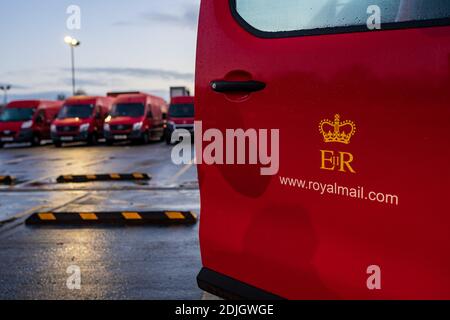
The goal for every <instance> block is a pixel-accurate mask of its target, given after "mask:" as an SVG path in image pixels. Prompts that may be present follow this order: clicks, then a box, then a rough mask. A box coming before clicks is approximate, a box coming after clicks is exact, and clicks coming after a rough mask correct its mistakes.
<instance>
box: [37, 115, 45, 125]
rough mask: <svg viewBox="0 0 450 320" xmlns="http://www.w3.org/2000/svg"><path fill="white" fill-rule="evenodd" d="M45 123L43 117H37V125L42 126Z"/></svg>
mask: <svg viewBox="0 0 450 320" xmlns="http://www.w3.org/2000/svg"><path fill="white" fill-rule="evenodd" d="M43 122H44V119H43V118H42V116H38V117H36V123H37V124H41V123H43Z"/></svg>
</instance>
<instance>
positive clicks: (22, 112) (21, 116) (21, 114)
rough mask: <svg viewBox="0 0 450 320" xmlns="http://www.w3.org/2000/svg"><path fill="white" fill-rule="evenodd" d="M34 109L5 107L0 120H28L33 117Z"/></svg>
mask: <svg viewBox="0 0 450 320" xmlns="http://www.w3.org/2000/svg"><path fill="white" fill-rule="evenodd" d="M35 112H36V109H32V108H11V109H5V110H4V111H3V113H2V114H1V115H0V121H1V122H14V121H29V120H32V119H33V115H34V113H35Z"/></svg>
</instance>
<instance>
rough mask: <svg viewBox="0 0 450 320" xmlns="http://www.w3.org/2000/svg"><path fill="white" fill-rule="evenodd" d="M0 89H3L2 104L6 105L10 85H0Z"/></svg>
mask: <svg viewBox="0 0 450 320" xmlns="http://www.w3.org/2000/svg"><path fill="white" fill-rule="evenodd" d="M0 90H2V91H3V104H4V105H5V106H6V104H7V103H8V91H9V90H11V85H10V84H7V85H3V86H0Z"/></svg>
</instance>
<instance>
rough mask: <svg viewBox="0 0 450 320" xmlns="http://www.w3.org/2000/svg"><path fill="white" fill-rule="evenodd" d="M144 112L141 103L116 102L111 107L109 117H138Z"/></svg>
mask: <svg viewBox="0 0 450 320" xmlns="http://www.w3.org/2000/svg"><path fill="white" fill-rule="evenodd" d="M144 114H145V106H144V104H143V103H118V104H116V105H114V106H113V107H112V110H111V117H113V118H117V117H131V118H140V117H143V116H144Z"/></svg>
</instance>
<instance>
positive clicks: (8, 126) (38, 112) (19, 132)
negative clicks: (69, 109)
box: [0, 100, 62, 142]
mask: <svg viewBox="0 0 450 320" xmlns="http://www.w3.org/2000/svg"><path fill="white" fill-rule="evenodd" d="M61 106H62V102H61V101H46V100H19V101H12V102H10V103H9V104H8V105H7V106H6V108H5V109H4V110H7V109H16V108H17V109H35V112H34V114H33V117H32V121H33V123H32V126H31V127H30V128H28V129H26V130H27V131H29V132H30V134H27V135H26V136H24V135H23V131H24V130H23V129H22V125H23V123H24V122H26V121H12V122H0V139H5V138H12V139H14V141H11V142H32V139H33V137H38V138H39V139H40V140H43V139H50V125H51V123H52V121H53V119H54V118H55V117H56V115H57V114H58V112H59V110H60V109H61ZM39 117H41V119H42V121H40V120H38V121H36V120H37V118H39Z"/></svg>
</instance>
